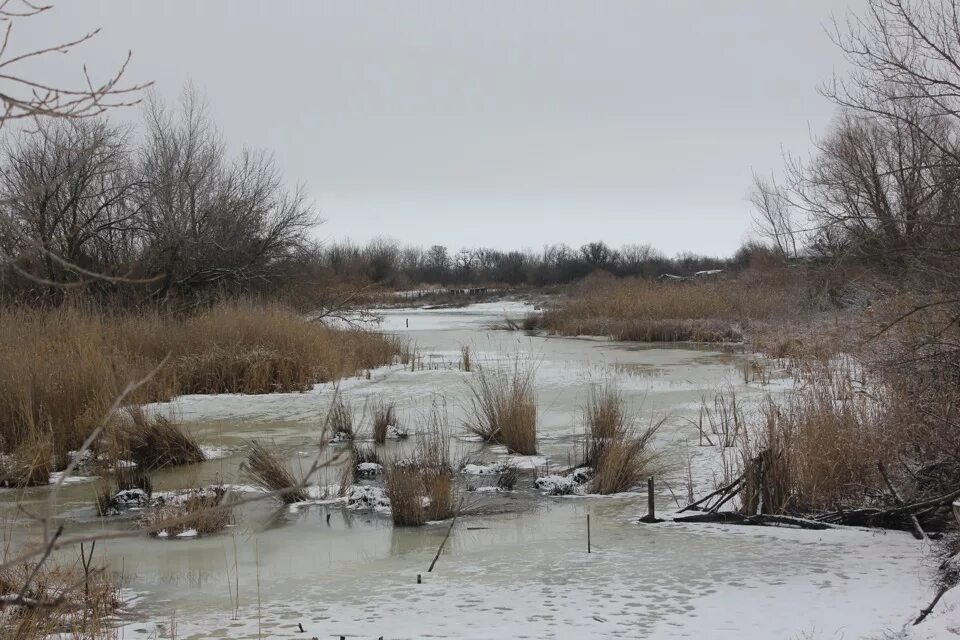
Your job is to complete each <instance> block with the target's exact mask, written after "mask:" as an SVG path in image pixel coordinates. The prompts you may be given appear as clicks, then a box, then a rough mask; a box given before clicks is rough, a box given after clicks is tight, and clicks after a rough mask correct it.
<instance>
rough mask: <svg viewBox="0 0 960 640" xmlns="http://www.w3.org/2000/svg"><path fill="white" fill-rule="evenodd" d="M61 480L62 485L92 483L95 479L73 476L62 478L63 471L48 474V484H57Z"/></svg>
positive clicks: (92, 477)
mask: <svg viewBox="0 0 960 640" xmlns="http://www.w3.org/2000/svg"><path fill="white" fill-rule="evenodd" d="M61 479H62V481H63V484H78V483H81V482H93V481H94V480H96V479H97V478H96V477H94V476H75V475H70V476H66V477H64V472H63V471H54V472H53V473H51V474H50V478H49V482H50V484H57V483H59V482H61Z"/></svg>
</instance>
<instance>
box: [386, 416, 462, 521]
mask: <svg viewBox="0 0 960 640" xmlns="http://www.w3.org/2000/svg"><path fill="white" fill-rule="evenodd" d="M454 483H455V480H454V473H453V466H452V464H451V462H450V438H449V429H448V428H447V426H446V415H445V413H443V412H442V411H441V410H440V409H438V408H436V407H435V408H434V409H433V411H432V412H431V415H430V417H429V419H428V424H427V428H426V429H425V430H424V431H423V432H422V433H421V434H420V438H419V441H418V442H417V448H416V451H415V453H414V455H413V456H412V457H411V458H405V459H401V460H394V461H392V462H390V463H389V464H388V465H387V471H386V486H385V490H386V493H387V497H388V498H389V499H390V511H391V514H392V517H393V523H394V524H395V525H397V526H412V527H416V526H421V525H423V524H424V523H426V522H428V521H431V520H446V519H447V518H450V517H452V516H453V515H454V514H455V512H456V505H455V496H454Z"/></svg>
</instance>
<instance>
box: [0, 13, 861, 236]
mask: <svg viewBox="0 0 960 640" xmlns="http://www.w3.org/2000/svg"><path fill="white" fill-rule="evenodd" d="M56 4H57V6H56V8H55V9H54V11H52V12H50V13H49V14H47V15H45V16H43V17H41V18H36V19H31V20H30V21H27V22H24V23H23V26H22V27H19V28H20V29H21V30H20V31H19V32H15V34H14V35H15V40H14V42H15V43H18V44H19V46H20V47H21V48H22V47H26V46H40V45H45V44H49V43H52V42H53V41H55V40H57V39H58V38H63V37H71V36H74V37H75V36H76V35H78V34H79V33H80V32H83V31H86V30H88V29H92V28H95V27H98V26H99V27H102V28H103V32H102V33H101V35H100V36H98V38H97V40H96V41H95V42H94V43H91V44H88V45H86V46H85V47H84V48H83V49H80V50H78V53H77V54H76V55H74V56H71V57H67V58H64V57H59V58H58V59H56V60H54V61H53V62H54V63H55V64H48V65H45V66H44V68H43V69H40V70H39V71H42V73H43V74H44V77H45V79H50V78H54V79H67V78H76V77H77V74H78V73H79V71H80V65H81V63H82V62H87V63H88V64H89V65H90V67H91V69H92V70H93V71H94V72H95V73H99V74H100V75H101V76H102V75H105V74H106V73H108V72H110V71H112V70H113V69H114V67H115V66H116V64H117V63H118V62H119V61H120V60H121V59H122V57H123V55H125V53H126V51H127V49H132V50H133V56H134V57H133V62H132V64H131V67H130V71H129V76H128V77H129V79H130V80H131V81H142V80H153V81H154V82H155V83H156V89H157V90H158V91H159V92H160V93H161V94H162V95H164V96H166V97H169V98H175V97H176V95H177V93H178V92H179V91H180V90H181V88H182V86H183V84H184V83H185V82H186V81H187V80H188V79H192V81H193V82H194V84H195V85H196V86H197V87H198V88H200V89H201V90H202V91H203V92H204V93H205V94H206V97H207V99H208V101H209V104H210V109H211V112H212V114H213V116H214V117H215V119H216V120H217V122H218V124H219V125H220V127H221V128H222V129H223V131H224V133H225V135H226V137H227V138H228V140H229V141H230V143H231V144H232V145H234V147H235V148H239V147H240V146H243V145H247V146H255V147H265V148H268V149H270V150H272V151H273V152H274V153H275V155H276V157H277V159H278V161H279V163H280V165H281V166H282V167H283V168H284V170H285V171H286V174H287V176H288V177H289V179H290V180H291V181H292V182H296V181H299V182H302V183H303V184H305V185H306V187H307V188H308V190H309V192H310V194H311V196H312V197H313V198H314V199H315V200H316V202H317V203H318V205H319V206H320V208H321V211H322V214H323V216H324V218H325V219H326V223H325V224H324V225H323V226H322V227H321V228H320V229H319V231H318V233H319V234H320V236H321V237H323V238H344V237H347V236H349V237H351V238H353V239H354V240H356V241H361V242H362V241H366V240H367V239H369V238H371V237H374V236H378V235H387V236H392V237H395V238H397V239H398V240H400V241H402V242H405V243H421V244H433V243H441V244H447V245H450V246H451V247H459V246H464V245H466V246H477V245H484V246H497V247H503V248H522V247H530V248H539V247H540V246H542V245H543V244H547V243H554V242H566V243H569V244H572V245H579V244H582V243H583V242H586V241H589V240H594V239H603V240H606V241H608V242H610V243H612V244H617V245H618V244H622V243H627V242H637V243H644V242H649V243H651V244H653V245H655V246H658V247H660V248H662V249H664V250H665V251H667V252H668V253H673V252H676V251H680V250H683V249H690V250H694V251H698V252H707V253H726V252H729V251H732V250H733V249H734V248H735V247H736V246H737V245H738V244H739V243H740V242H741V241H742V240H743V239H744V238H745V237H746V235H747V232H748V230H749V227H750V208H749V204H748V202H747V193H748V190H749V185H750V176H751V171H752V170H754V169H756V170H760V171H768V170H769V169H771V168H775V167H776V166H777V165H778V164H779V162H780V153H781V148H783V149H787V150H791V151H799V152H802V151H804V150H806V149H807V147H808V144H809V136H810V131H811V130H813V131H817V130H822V128H823V127H824V126H825V125H826V124H827V123H828V122H829V119H830V117H831V115H832V113H833V110H832V108H831V106H830V105H829V104H828V103H827V102H826V101H825V100H824V99H822V98H820V97H819V96H818V95H817V92H816V87H817V85H818V83H820V82H821V81H823V80H825V79H827V78H828V77H829V76H830V74H831V73H832V72H833V70H834V68H838V67H839V65H841V64H842V60H841V58H840V56H839V55H838V53H837V52H836V50H835V49H834V47H833V45H832V44H831V43H830V41H829V39H828V38H827V36H826V34H825V33H824V29H823V27H824V25H826V24H827V23H828V22H829V20H830V17H831V15H832V14H833V13H839V14H842V13H843V11H844V10H845V7H847V6H851V5H852V6H855V7H858V6H859V2H856V1H855V0H850V1H849V2H846V1H843V2H841V1H828V0H806V1H800V0H798V1H795V2H794V1H790V2H787V1H784V0H750V1H743V2H739V1H737V2H735V1H722V0H689V1H687V2H682V1H675V2H667V1H666V0H633V1H621V2H613V1H606V2H587V1H586V0H584V1H576V2H574V1H571V0H540V1H536V2H531V1H524V2H506V1H489V0H488V1H479V0H477V1H473V2H454V1H448V0H433V1H417V2H413V1H403V2H400V1H394V0H383V1H380V2H354V1H347V0H344V1H342V2H309V3H308V2H263V1H262V0H260V1H256V2H254V1H236V0H235V1H232V2H227V1H226V0H220V1H207V2H194V1H193V0H189V1H187V0H166V1H164V2H150V3H147V2H129V1H127V0H102V1H94V0H69V1H68V0H59V2H57V3H56ZM30 23H33V24H30Z"/></svg>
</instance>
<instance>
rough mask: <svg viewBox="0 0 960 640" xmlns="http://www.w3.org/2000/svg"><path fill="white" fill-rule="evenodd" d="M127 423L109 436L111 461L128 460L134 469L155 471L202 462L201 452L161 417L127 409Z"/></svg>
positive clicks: (179, 427)
mask: <svg viewBox="0 0 960 640" xmlns="http://www.w3.org/2000/svg"><path fill="white" fill-rule="evenodd" d="M124 414H125V416H124V417H126V418H127V419H126V420H122V421H120V422H119V424H117V425H116V426H115V427H114V428H113V429H111V432H110V434H109V436H108V437H109V438H110V439H112V440H113V443H112V444H111V446H110V447H109V448H111V449H113V457H115V458H117V459H123V460H132V461H133V462H136V463H137V468H138V469H142V470H144V471H155V470H157V469H165V468H167V467H175V466H179V465H184V464H194V463H197V462H203V461H204V459H205V457H204V455H203V450H202V449H201V448H200V445H199V444H198V443H197V441H196V439H195V438H194V437H193V436H191V435H190V434H189V433H187V432H186V431H184V429H183V426H182V425H180V424H179V423H177V422H174V421H173V420H170V419H169V418H166V417H164V416H151V415H148V414H147V412H146V411H144V410H143V409H142V408H141V407H138V406H137V407H128V408H127V409H126V411H124Z"/></svg>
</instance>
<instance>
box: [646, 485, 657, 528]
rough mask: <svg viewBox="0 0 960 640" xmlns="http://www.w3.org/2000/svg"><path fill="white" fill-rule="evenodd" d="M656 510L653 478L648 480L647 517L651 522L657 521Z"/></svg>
mask: <svg viewBox="0 0 960 640" xmlns="http://www.w3.org/2000/svg"><path fill="white" fill-rule="evenodd" d="M656 509H657V505H656V503H655V502H654V499H653V476H650V477H649V478H647V516H648V517H649V518H650V519H651V520H656V519H657V515H656V513H655V512H656Z"/></svg>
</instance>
